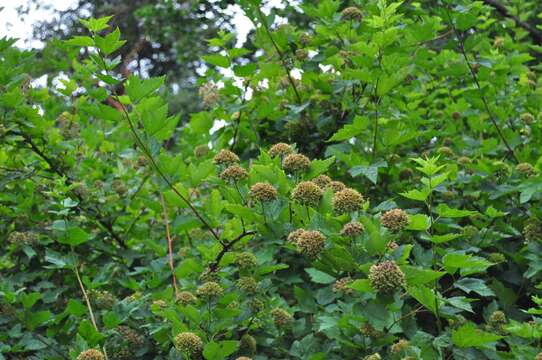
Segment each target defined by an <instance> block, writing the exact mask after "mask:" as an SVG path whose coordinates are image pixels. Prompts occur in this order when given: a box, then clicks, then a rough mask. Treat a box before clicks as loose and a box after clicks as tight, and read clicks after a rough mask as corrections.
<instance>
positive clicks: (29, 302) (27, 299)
mask: <svg viewBox="0 0 542 360" xmlns="http://www.w3.org/2000/svg"><path fill="white" fill-rule="evenodd" d="M41 298H42V295H41V294H40V293H30V294H21V302H22V303H23V306H24V308H25V309H30V308H31V307H32V306H33V305H34V304H35V303H36V302H37V301H38V300H39V299H41Z"/></svg>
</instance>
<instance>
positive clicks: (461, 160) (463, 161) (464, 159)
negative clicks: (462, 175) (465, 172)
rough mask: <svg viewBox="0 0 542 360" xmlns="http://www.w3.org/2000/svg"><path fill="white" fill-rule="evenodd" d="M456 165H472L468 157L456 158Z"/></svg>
mask: <svg viewBox="0 0 542 360" xmlns="http://www.w3.org/2000/svg"><path fill="white" fill-rule="evenodd" d="M457 163H458V164H459V165H462V166H465V165H468V164H471V163H472V160H471V158H470V157H468V156H460V157H458V158H457Z"/></svg>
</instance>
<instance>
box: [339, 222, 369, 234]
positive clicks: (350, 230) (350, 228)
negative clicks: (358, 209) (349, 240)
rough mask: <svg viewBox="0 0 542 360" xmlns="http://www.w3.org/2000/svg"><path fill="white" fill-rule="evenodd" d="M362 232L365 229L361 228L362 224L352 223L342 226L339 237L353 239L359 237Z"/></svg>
mask: <svg viewBox="0 0 542 360" xmlns="http://www.w3.org/2000/svg"><path fill="white" fill-rule="evenodd" d="M364 231H365V228H364V227H363V224H362V223H359V222H357V221H352V222H349V223H347V224H344V226H343V228H342V229H341V235H343V236H350V237H355V236H358V235H361V234H362V233H363V232H364Z"/></svg>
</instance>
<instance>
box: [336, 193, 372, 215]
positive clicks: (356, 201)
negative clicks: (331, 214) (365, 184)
mask: <svg viewBox="0 0 542 360" xmlns="http://www.w3.org/2000/svg"><path fill="white" fill-rule="evenodd" d="M363 201H364V200H363V196H362V195H361V194H360V193H359V192H358V191H357V190H354V189H350V188H346V189H344V190H340V191H338V192H336V193H335V195H334V196H333V209H334V210H335V212H337V213H338V214H345V213H351V212H354V211H358V210H360V209H361V207H362V206H363Z"/></svg>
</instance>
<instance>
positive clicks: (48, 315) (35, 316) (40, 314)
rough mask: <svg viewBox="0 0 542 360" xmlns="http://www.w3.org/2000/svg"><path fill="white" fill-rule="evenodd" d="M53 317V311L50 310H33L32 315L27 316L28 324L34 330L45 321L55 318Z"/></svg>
mask: <svg viewBox="0 0 542 360" xmlns="http://www.w3.org/2000/svg"><path fill="white" fill-rule="evenodd" d="M53 319H54V316H53V313H52V312H50V311H49V310H43V311H34V312H32V314H31V316H29V317H27V318H26V325H27V326H28V328H29V329H30V330H31V331H33V330H34V329H36V328H37V327H38V326H41V325H43V324H44V323H45V322H47V321H49V320H53Z"/></svg>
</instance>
